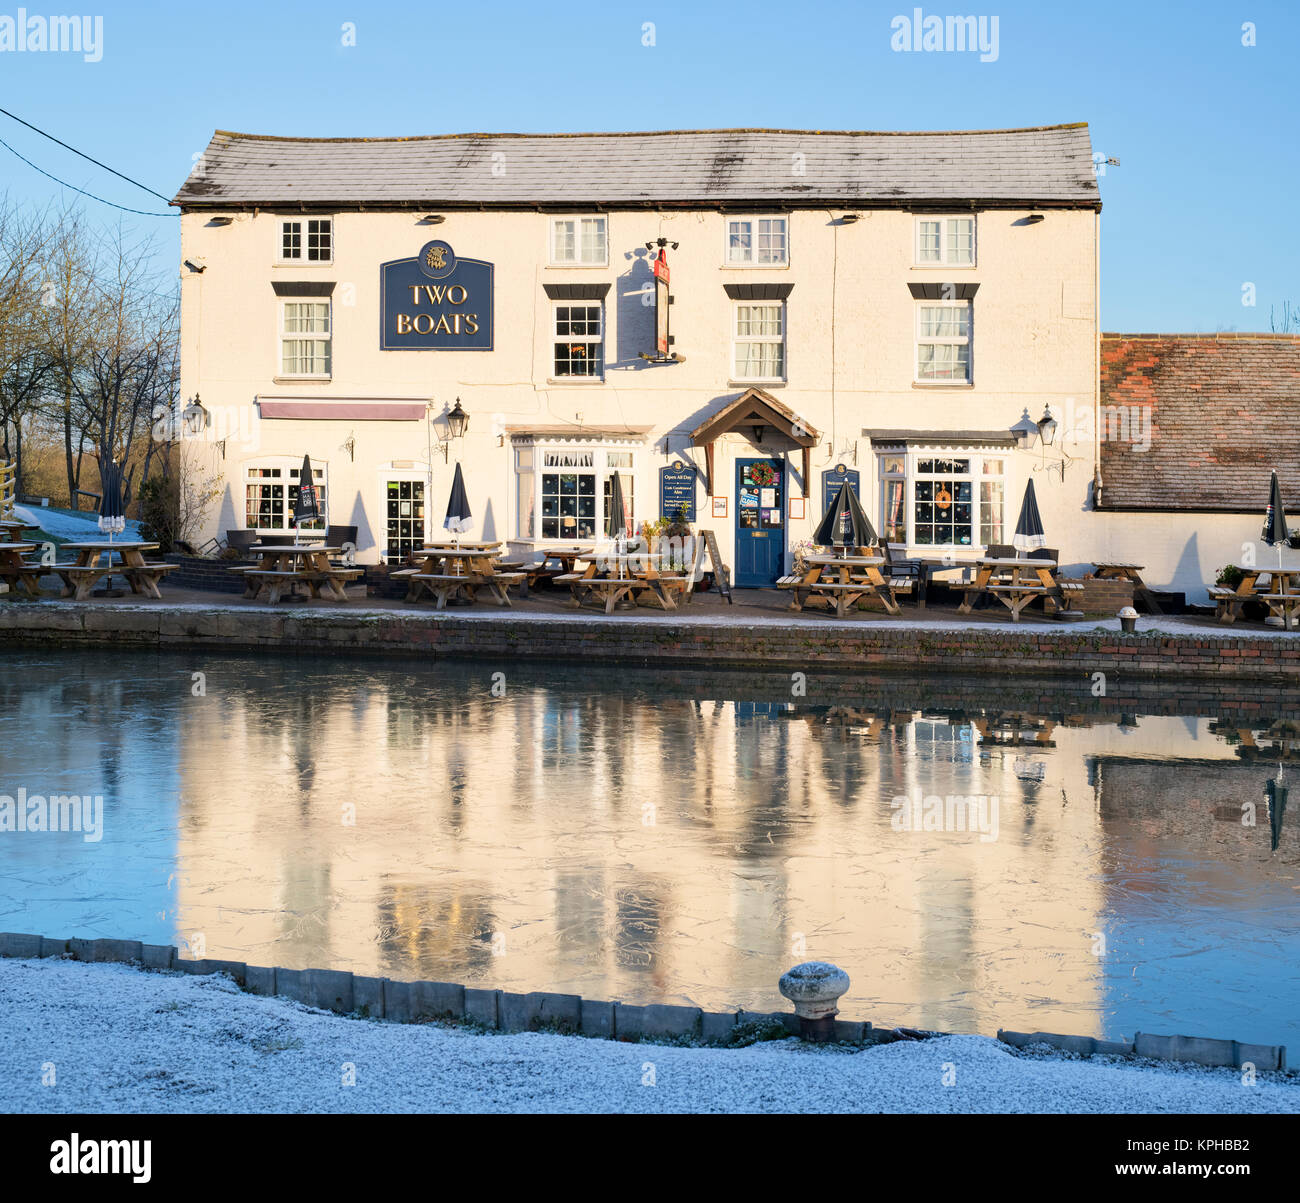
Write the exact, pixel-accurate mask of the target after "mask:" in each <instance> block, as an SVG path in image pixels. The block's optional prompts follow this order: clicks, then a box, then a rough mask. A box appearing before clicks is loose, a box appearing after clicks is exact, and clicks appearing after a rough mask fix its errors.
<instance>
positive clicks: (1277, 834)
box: [1264, 773, 1286, 852]
mask: <svg viewBox="0 0 1300 1203" xmlns="http://www.w3.org/2000/svg"><path fill="white" fill-rule="evenodd" d="M1264 792H1265V793H1266V794H1267V795H1268V827H1269V832H1270V834H1271V835H1272V837H1273V851H1274V852H1276V851H1277V845H1278V841H1279V840H1280V839H1281V838H1282V816H1283V815H1284V814H1286V786H1284V785H1283V784H1282V775H1281V773H1279V774H1278V779H1277V780H1276V781H1266V782H1265V783H1264Z"/></svg>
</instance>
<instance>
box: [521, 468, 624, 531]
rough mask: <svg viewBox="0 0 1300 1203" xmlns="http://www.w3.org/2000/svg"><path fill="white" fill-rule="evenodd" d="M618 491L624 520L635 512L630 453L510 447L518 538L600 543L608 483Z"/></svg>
mask: <svg viewBox="0 0 1300 1203" xmlns="http://www.w3.org/2000/svg"><path fill="white" fill-rule="evenodd" d="M616 475H617V476H619V477H620V479H621V483H622V487H623V504H624V515H623V516H624V520H625V522H626V523H627V529H628V531H629V533H630V532H631V530H632V529H634V527H633V525H632V524H633V522H634V517H633V516H634V514H635V513H636V509H635V506H636V495H635V476H634V453H633V452H632V451H623V450H610V449H608V448H606V447H559V446H550V447H548V446H546V445H544V444H543V445H540V446H532V445H525V446H516V447H515V505H516V509H515V513H516V530H517V531H518V536H517V537H518V538H520V539H535V540H541V541H547V540H556V541H563V542H574V541H576V540H580V541H593V540H599V539H602V538H604V536H605V530H606V523H607V517H608V514H609V506H610V498H611V493H612V491H613V478H614V477H615V476H616Z"/></svg>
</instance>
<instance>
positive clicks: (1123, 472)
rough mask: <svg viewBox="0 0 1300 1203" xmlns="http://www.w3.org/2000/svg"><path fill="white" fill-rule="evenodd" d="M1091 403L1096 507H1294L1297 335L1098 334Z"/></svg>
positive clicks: (1299, 482)
mask: <svg viewBox="0 0 1300 1203" xmlns="http://www.w3.org/2000/svg"><path fill="white" fill-rule="evenodd" d="M1101 404H1102V412H1101V414H1099V415H1098V434H1099V436H1100V437H1101V440H1102V442H1101V487H1100V488H1099V489H1098V496H1097V505H1098V508H1099V509H1137V510H1147V509H1151V510H1172V509H1177V510H1202V511H1214V510H1219V511H1225V512H1231V513H1260V514H1262V513H1263V512H1264V509H1265V506H1266V505H1267V503H1268V483H1269V471H1270V469H1272V468H1276V469H1277V472H1278V478H1279V480H1280V482H1281V485H1282V497H1283V501H1284V502H1285V503H1286V505H1287V508H1288V511H1289V515H1295V516H1300V335H1291V334H1235V333H1233V334H1103V335H1102V336H1101ZM1108 407H1112V408H1109V409H1108ZM1108 428H1109V429H1108ZM1144 431H1148V432H1149V434H1150V447H1149V448H1148V449H1146V450H1143V449H1142V446H1141V445H1142V441H1143V440H1142V437H1141V436H1142V433H1143V432H1144Z"/></svg>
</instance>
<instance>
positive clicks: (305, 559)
mask: <svg viewBox="0 0 1300 1203" xmlns="http://www.w3.org/2000/svg"><path fill="white" fill-rule="evenodd" d="M249 550H250V551H253V552H255V553H256V554H257V555H258V556H259V557H260V559H259V561H258V563H257V565H256V566H255V567H252V568H247V567H239V568H231V569H230V570H229V571H231V572H233V573H236V574H238V575H241V576H242V577H243V578H244V586H245V587H244V596H245V597H246V598H248V599H250V600H253V599H256V598H258V597H260V596H261V595H262V593H266V600H267V601H268V602H270V604H271V605H275V604H276V603H277V602H279V601H280V600H281V599H282V598H284V597H293V596H299V595H298V594H296V586H298V585H300V584H302V585H306V586H307V591H308V594H309V595H310V596H311V597H313V598H316V599H318V600H319V599H321V598H323V599H324V600H326V601H336V602H343V601H347V600H348V595H347V591H346V589H345V588H344V585H345V584H347V583H348V582H349V581H355V580H356V579H357V578H358V577H360V576H362V575H364V570H363V569H360V568H342V567H339V566H338V565H337V564H334V563H331V561H330V556H331V555H339V554H340V553H341V552H342V550H343V549H342V548H341V547H326V546H324V545H322V544H319V543H286V544H265V545H255V546H253V547H251V548H250V549H249Z"/></svg>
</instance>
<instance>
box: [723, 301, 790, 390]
mask: <svg viewBox="0 0 1300 1203" xmlns="http://www.w3.org/2000/svg"><path fill="white" fill-rule="evenodd" d="M733 329H734V337H733V340H732V364H733V368H734V371H735V378H736V379H737V380H769V381H776V380H784V379H785V304H784V303H783V302H781V301H776V302H767V303H764V304H758V305H752V304H746V303H742V304H738V305H736V316H735V326H734V327H733Z"/></svg>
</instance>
